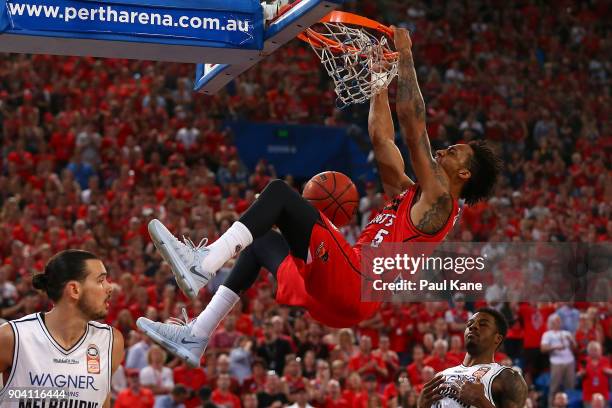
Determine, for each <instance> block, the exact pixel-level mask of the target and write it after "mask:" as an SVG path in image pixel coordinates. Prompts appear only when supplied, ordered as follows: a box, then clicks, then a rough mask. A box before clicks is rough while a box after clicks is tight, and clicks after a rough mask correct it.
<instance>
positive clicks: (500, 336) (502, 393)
mask: <svg viewBox="0 0 612 408" xmlns="http://www.w3.org/2000/svg"><path fill="white" fill-rule="evenodd" d="M507 331H508V324H507V323H506V319H505V318H504V316H503V315H502V314H501V313H499V312H498V311H497V310H494V309H488V308H484V309H480V310H478V311H477V312H476V313H475V314H474V316H472V317H471V318H470V319H469V320H468V322H467V327H466V329H465V332H464V340H465V348H466V350H467V353H466V355H465V357H464V359H463V364H461V365H458V366H456V367H451V368H447V369H446V370H444V371H442V372H441V373H440V374H438V375H437V376H435V377H434V378H433V379H432V380H431V381H429V382H427V383H426V384H425V386H424V387H423V392H422V393H421V395H420V396H419V401H418V408H430V407H431V408H462V407H477V408H491V407H502V408H523V407H524V406H525V400H526V399H527V384H526V383H525V380H524V379H523V377H522V376H521V375H520V374H519V373H518V372H517V371H515V370H513V369H512V368H510V367H504V366H501V365H499V364H497V363H495V360H494V358H493V356H494V354H495V351H496V350H497V349H498V347H499V345H500V344H501V343H502V342H503V341H504V338H505V337H506V332H507Z"/></svg>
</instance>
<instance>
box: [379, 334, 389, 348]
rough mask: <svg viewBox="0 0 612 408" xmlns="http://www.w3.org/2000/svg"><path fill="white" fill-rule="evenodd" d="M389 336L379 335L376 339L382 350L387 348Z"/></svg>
mask: <svg viewBox="0 0 612 408" xmlns="http://www.w3.org/2000/svg"><path fill="white" fill-rule="evenodd" d="M389 346H390V344H389V338H388V337H387V336H381V337H380V339H379V340H378V347H379V348H380V349H381V350H382V351H388V350H389Z"/></svg>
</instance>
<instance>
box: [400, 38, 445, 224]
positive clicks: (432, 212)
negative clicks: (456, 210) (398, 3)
mask: <svg viewBox="0 0 612 408" xmlns="http://www.w3.org/2000/svg"><path fill="white" fill-rule="evenodd" d="M395 47H396V49H397V50H398V52H399V79H398V84H397V88H398V91H397V105H396V108H397V115H398V118H399V123H400V128H401V130H402V135H403V137H404V140H405V142H406V145H407V146H408V148H409V149H410V161H411V162H412V167H413V168H414V172H415V173H416V176H417V180H418V182H419V185H420V186H421V197H420V198H419V201H418V202H417V203H416V204H415V205H414V206H413V208H412V209H411V214H410V217H411V219H412V221H413V223H414V225H416V226H417V228H418V229H419V230H421V231H423V232H425V233H428V234H433V233H436V232H437V231H439V230H440V229H441V228H442V227H443V226H444V224H445V223H446V221H447V220H448V217H449V215H450V212H451V210H452V205H453V199H452V196H451V195H450V185H449V180H448V177H447V176H446V173H444V171H443V170H442V168H440V166H439V165H438V163H437V162H436V161H435V160H434V158H433V156H432V154H431V145H430V143H429V136H428V135H427V128H426V126H425V101H423V95H421V90H420V89H419V84H418V82H417V77H416V71H415V69H414V61H413V59H412V50H411V47H412V42H411V40H410V36H409V34H408V31H406V30H404V29H399V28H395Z"/></svg>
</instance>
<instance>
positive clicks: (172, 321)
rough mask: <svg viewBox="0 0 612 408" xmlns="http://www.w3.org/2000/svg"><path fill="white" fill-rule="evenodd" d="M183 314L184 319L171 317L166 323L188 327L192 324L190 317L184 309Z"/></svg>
mask: <svg viewBox="0 0 612 408" xmlns="http://www.w3.org/2000/svg"><path fill="white" fill-rule="evenodd" d="M181 314H182V317H183V319H181V318H180V317H174V316H170V317H169V318H168V320H167V321H166V323H169V324H173V325H176V326H188V325H189V323H191V322H190V321H189V316H187V309H185V308H184V307H182V308H181Z"/></svg>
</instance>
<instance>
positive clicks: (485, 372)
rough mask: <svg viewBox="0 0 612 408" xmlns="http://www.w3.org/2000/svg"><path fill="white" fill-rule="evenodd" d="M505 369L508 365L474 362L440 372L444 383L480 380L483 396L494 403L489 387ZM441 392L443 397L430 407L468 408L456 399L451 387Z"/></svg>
mask: <svg viewBox="0 0 612 408" xmlns="http://www.w3.org/2000/svg"><path fill="white" fill-rule="evenodd" d="M505 369H508V370H511V368H510V367H506V366H502V365H499V364H497V363H488V364H476V365H473V366H471V367H466V366H464V365H463V364H461V365H458V366H455V367H450V368H447V369H446V370H444V371H442V372H441V373H440V374H441V375H443V376H444V383H445V384H446V385H452V384H455V383H457V382H463V381H467V382H476V380H480V382H481V383H482V384H483V385H484V389H485V397H486V398H487V399H488V400H489V401H491V403H492V404H493V405H495V402H494V401H493V393H492V392H491V387H492V385H493V380H495V378H497V376H498V375H499V374H500V373H501V372H502V371H504V370H505ZM442 394H443V395H445V397H444V398H442V399H441V400H440V401H436V402H435V403H434V404H433V405H432V408H468V405H465V404H463V403H462V402H460V401H458V400H457V399H456V391H455V390H454V389H453V388H450V387H449V388H444V391H443V392H442Z"/></svg>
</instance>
